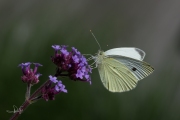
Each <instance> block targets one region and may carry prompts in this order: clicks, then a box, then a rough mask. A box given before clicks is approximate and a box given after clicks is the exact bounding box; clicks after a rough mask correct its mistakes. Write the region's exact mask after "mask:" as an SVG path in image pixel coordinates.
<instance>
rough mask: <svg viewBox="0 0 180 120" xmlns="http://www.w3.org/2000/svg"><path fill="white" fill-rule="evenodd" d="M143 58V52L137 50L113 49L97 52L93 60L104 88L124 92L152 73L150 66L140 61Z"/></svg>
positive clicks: (152, 69)
mask: <svg viewBox="0 0 180 120" xmlns="http://www.w3.org/2000/svg"><path fill="white" fill-rule="evenodd" d="M92 35H93V33H92ZM93 36H94V35H93ZM94 38H95V36H94ZM95 39H96V38H95ZM96 41H97V39H96ZM97 43H98V41H97ZM98 44H99V43H98ZM99 46H100V45H99ZM144 57H145V52H144V51H142V50H140V49H138V48H114V49H110V50H107V51H105V52H103V51H101V50H99V51H98V53H97V55H96V56H94V57H93V59H94V60H95V62H96V66H97V68H98V71H99V75H100V78H101V81H102V83H103V85H104V86H105V88H107V89H108V90H109V91H111V92H125V91H129V90H132V89H133V88H135V87H136V85H137V83H138V81H139V80H141V79H143V78H145V77H147V76H148V75H150V74H151V73H152V72H153V71H154V68H153V67H152V66H151V65H150V64H148V63H146V62H144V61H142V60H143V59H144Z"/></svg>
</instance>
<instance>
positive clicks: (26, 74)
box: [19, 62, 42, 84]
mask: <svg viewBox="0 0 180 120" xmlns="http://www.w3.org/2000/svg"><path fill="white" fill-rule="evenodd" d="M34 64H35V68H34V70H33V69H31V68H30V65H31V63H30V62H26V63H21V64H19V67H21V69H22V72H23V76H21V79H22V81H23V82H25V83H28V84H37V83H38V82H39V76H41V74H40V73H37V69H38V66H42V65H41V64H39V63H34Z"/></svg>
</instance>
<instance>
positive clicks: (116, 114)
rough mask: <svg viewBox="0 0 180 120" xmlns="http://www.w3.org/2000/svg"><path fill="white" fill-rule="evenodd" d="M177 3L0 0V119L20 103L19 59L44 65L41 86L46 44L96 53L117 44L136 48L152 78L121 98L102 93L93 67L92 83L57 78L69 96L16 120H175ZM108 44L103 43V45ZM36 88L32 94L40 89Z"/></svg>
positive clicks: (179, 105) (179, 79)
mask: <svg viewBox="0 0 180 120" xmlns="http://www.w3.org/2000/svg"><path fill="white" fill-rule="evenodd" d="M179 11H180V1H178V0H164V1H157V0H130V1H127V0H117V1H115V0H113V1H110V0H104V1H95V0H94V1H92V0H86V1H84V0H75V1H73V0H59V1H57V0H51V1H46V0H45V1H40V0H29V1H28V0H15V1H14V0H1V1H0V56H1V60H0V68H1V72H0V78H1V81H0V95H1V99H0V104H1V107H0V114H1V115H0V119H2V120H5V119H9V117H10V116H11V114H9V113H7V112H6V110H13V105H16V106H20V105H21V104H22V102H23V101H24V95H25V90H26V84H24V83H22V82H21V79H20V76H21V70H20V68H17V65H18V64H19V63H22V62H28V61H32V62H39V63H41V64H43V65H44V66H43V67H41V68H40V69H39V70H40V72H41V73H42V74H43V76H42V77H41V78H40V80H41V81H40V83H39V85H40V84H42V83H43V82H44V81H45V80H47V79H48V75H50V74H54V72H55V65H53V63H52V62H51V60H50V56H51V55H52V54H53V50H52V48H51V45H53V44H60V45H69V46H75V47H76V48H78V50H79V51H81V53H84V54H95V53H96V52H97V50H98V49H99V48H98V45H97V43H96V42H95V40H94V38H93V37H92V35H91V33H90V32H89V30H90V29H91V30H92V31H93V32H94V34H95V36H96V37H97V39H98V41H99V43H100V44H101V47H102V49H103V50H107V49H110V48H115V47H138V48H141V49H142V50H144V51H145V52H146V58H145V61H147V62H149V63H150V64H151V65H152V66H154V68H155V71H154V73H153V74H152V75H150V76H149V77H147V78H145V79H144V80H142V81H140V82H139V84H138V86H137V88H136V89H134V90H132V91H130V92H125V93H111V92H108V91H107V90H106V89H105V88H104V87H103V85H102V83H101V81H100V78H99V75H98V71H97V69H94V70H93V74H92V76H91V77H92V85H89V84H88V83H84V82H79V81H77V82H75V81H70V80H68V79H65V78H61V80H62V81H63V84H65V85H66V88H67V89H68V94H63V93H62V94H60V95H58V96H57V97H56V100H54V101H49V102H46V101H43V100H42V101H39V102H37V103H34V104H32V105H30V106H29V107H28V108H27V110H26V111H24V112H23V114H22V115H21V116H20V118H19V120H115V119H116V120H179V119H180V114H179V111H180V74H179V68H180V64H179V62H180V40H179V39H180V37H179V34H180V33H179V31H180V14H179ZM107 45H108V46H107ZM39 85H35V86H34V87H33V88H32V90H35V89H36V88H38V87H39Z"/></svg>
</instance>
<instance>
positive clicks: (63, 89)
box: [55, 81, 67, 93]
mask: <svg viewBox="0 0 180 120" xmlns="http://www.w3.org/2000/svg"><path fill="white" fill-rule="evenodd" d="M55 90H56V91H57V92H60V91H61V92H64V93H67V90H66V89H65V85H63V84H62V82H61V81H59V82H58V83H57V84H56V86H55Z"/></svg>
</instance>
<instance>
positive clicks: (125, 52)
mask: <svg viewBox="0 0 180 120" xmlns="http://www.w3.org/2000/svg"><path fill="white" fill-rule="evenodd" d="M105 55H106V56H108V55H118V56H125V57H130V58H133V59H137V60H143V59H144V57H145V55H146V54H145V52H144V51H143V50H141V49H139V48H133V47H124V48H113V49H110V50H107V51H106V52H105Z"/></svg>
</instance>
